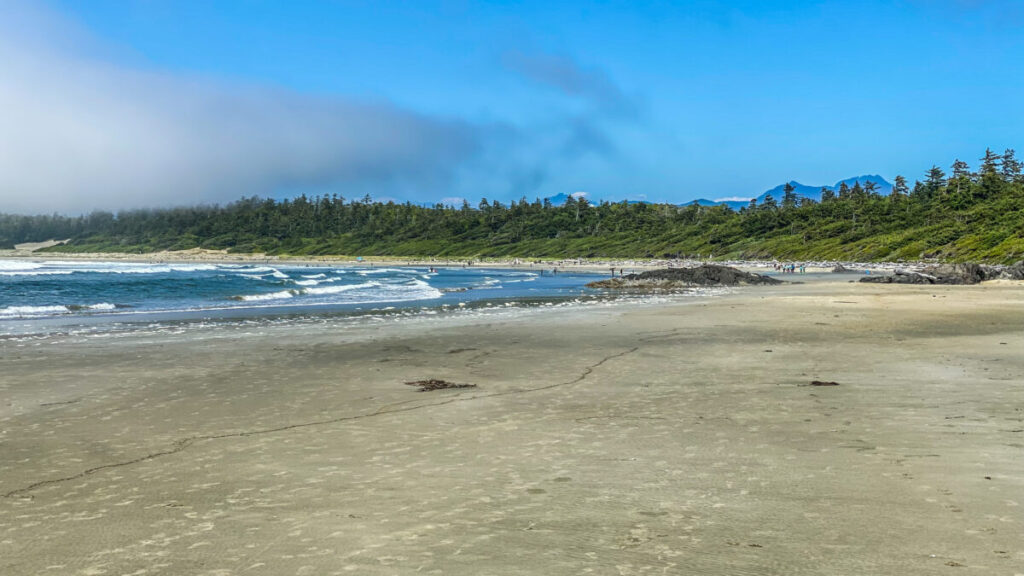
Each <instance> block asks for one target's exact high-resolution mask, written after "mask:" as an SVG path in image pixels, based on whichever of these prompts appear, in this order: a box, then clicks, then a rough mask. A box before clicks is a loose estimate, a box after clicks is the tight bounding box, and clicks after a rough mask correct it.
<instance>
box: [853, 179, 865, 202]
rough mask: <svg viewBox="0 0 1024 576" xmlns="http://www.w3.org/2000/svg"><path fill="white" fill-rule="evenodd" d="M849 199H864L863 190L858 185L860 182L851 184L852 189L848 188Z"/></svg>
mask: <svg viewBox="0 0 1024 576" xmlns="http://www.w3.org/2000/svg"><path fill="white" fill-rule="evenodd" d="M850 197H851V198H855V199H857V200H862V199H863V198H864V188H863V187H862V186H861V185H860V180H857V181H856V182H854V183H853V188H850Z"/></svg>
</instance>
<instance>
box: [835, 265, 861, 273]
mask: <svg viewBox="0 0 1024 576" xmlns="http://www.w3.org/2000/svg"><path fill="white" fill-rule="evenodd" d="M832 273H833V274H860V272H859V271H857V270H850V269H849V268H847V267H846V266H843V265H842V264H836V267H835V268H833V269H832Z"/></svg>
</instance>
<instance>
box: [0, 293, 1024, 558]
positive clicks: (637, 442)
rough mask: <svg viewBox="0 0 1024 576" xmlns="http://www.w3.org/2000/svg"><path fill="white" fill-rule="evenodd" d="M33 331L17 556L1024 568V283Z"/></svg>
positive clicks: (23, 354)
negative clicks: (217, 325) (468, 314)
mask: <svg viewBox="0 0 1024 576" xmlns="http://www.w3.org/2000/svg"><path fill="white" fill-rule="evenodd" d="M20 344H21V345H19V343H16V342H13V341H7V342H2V343H0V495H2V497H0V574H4V575H22V574H139V575H142V574H210V575H215V574H216V575H228V574H273V575H277V574H315V575H320V574H349V573H355V574H413V573H422V574H445V575H449V574H456V575H460V574H465V575H480V574H548V575H550V574H787V575H793V574H941V573H946V572H949V573H952V574H956V573H959V572H964V573H968V572H970V573H978V574H1020V573H1024V524H1022V523H1024V509H1022V507H1021V504H1024V288H1022V287H1021V286H1020V285H1013V284H1005V283H1004V284H998V285H989V286H972V287H945V286H928V287H917V286H880V285H870V286H869V285H860V284H847V283H845V282H836V283H810V284H806V285H800V286H782V287H772V288H745V289H741V290H737V291H735V293H733V294H731V295H728V296H722V297H716V298H711V299H706V300H692V301H690V302H688V303H680V304H670V305H661V306H627V307H621V308H614V309H607V308H605V309H585V310H575V311H573V310H569V311H552V312H550V313H533V314H528V315H525V316H523V317H521V318H518V319H516V318H482V319H479V320H477V321H475V322H468V321H460V322H453V321H449V320H446V319H443V318H442V319H437V320H436V321H429V322H418V323H408V324H401V323H398V324H390V325H386V326H380V327H361V328H351V329H347V330H345V331H340V330H339V331H332V330H325V329H323V328H317V327H313V326H303V327H297V326H288V325H283V326H267V327H264V328H261V329H260V333H253V334H241V333H238V332H230V333H228V332H223V333H222V332H218V331H217V329H210V331H209V332H203V333H198V334H197V333H188V334H185V335H175V334H163V335H142V334H138V335H132V336H126V337H121V338H95V339H91V340H87V341H83V342H78V343H64V344H59V345H58V344H55V343H53V342H50V341H46V340H43V341H39V342H29V343H20ZM424 378H441V379H445V380H450V381H453V382H458V383H471V384H476V385H477V386H478V387H477V388H470V389H460V390H442V391H436V392H417V391H416V389H415V388H412V387H409V386H406V385H404V384H403V383H404V382H406V381H410V380H419V379H424ZM812 380H823V381H835V382H838V383H839V385H838V386H831V387H814V386H810V385H809V383H810V382H811V381H812Z"/></svg>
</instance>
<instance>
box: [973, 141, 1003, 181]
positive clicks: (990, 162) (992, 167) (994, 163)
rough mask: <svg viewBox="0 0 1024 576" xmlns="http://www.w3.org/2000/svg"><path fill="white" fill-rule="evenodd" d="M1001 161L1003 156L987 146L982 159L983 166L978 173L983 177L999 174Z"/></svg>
mask: <svg viewBox="0 0 1024 576" xmlns="http://www.w3.org/2000/svg"><path fill="white" fill-rule="evenodd" d="M1001 161H1002V157H1000V156H999V155H998V154H996V153H995V152H993V151H992V149H991V148H985V157H984V158H982V159H981V168H980V169H979V170H978V174H979V175H981V176H982V177H985V176H994V175H996V174H998V173H999V163H1000V162H1001Z"/></svg>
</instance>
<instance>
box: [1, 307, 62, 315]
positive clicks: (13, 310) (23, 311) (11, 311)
mask: <svg viewBox="0 0 1024 576" xmlns="http://www.w3.org/2000/svg"><path fill="white" fill-rule="evenodd" d="M70 311H71V310H69V309H68V307H67V306H8V307H6V308H0V318H31V317H38V316H52V315H54V314H67V313H68V312H70Z"/></svg>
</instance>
